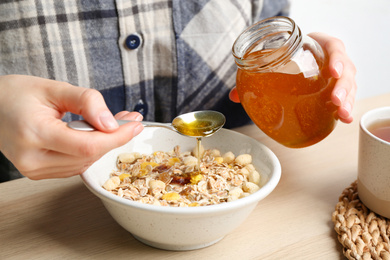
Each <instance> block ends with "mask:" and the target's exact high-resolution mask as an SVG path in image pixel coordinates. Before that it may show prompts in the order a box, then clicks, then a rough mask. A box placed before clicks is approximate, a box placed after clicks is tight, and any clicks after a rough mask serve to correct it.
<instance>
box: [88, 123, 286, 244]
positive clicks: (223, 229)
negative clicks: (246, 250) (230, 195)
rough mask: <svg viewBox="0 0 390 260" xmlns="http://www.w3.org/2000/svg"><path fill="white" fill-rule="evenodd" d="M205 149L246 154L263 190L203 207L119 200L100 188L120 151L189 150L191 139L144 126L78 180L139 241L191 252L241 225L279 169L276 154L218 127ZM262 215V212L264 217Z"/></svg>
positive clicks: (193, 141)
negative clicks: (170, 205) (259, 177)
mask: <svg viewBox="0 0 390 260" xmlns="http://www.w3.org/2000/svg"><path fill="white" fill-rule="evenodd" d="M202 144H203V146H204V147H205V149H208V148H216V149H219V150H220V151H221V152H222V153H225V152H228V151H232V152H233V153H234V154H235V155H239V154H244V153H249V154H251V155H252V157H253V162H252V163H253V165H254V166H255V167H256V169H257V170H258V171H259V172H260V173H261V177H262V181H263V183H262V184H263V186H262V188H261V189H260V190H259V191H257V192H255V193H253V194H251V195H250V196H248V197H245V198H242V199H239V200H236V201H232V202H227V203H222V204H218V205H212V206H203V207H188V208H178V207H163V206H155V205H148V204H142V203H139V202H133V201H130V200H127V199H124V198H120V197H118V196H116V195H114V194H111V193H110V192H108V191H106V190H105V189H103V188H102V185H103V184H104V182H105V181H106V180H107V179H108V178H109V175H110V173H111V172H112V170H113V169H115V167H116V166H115V163H116V158H117V156H118V155H119V154H120V153H123V152H133V151H137V152H139V153H142V154H151V153H153V152H154V151H170V150H172V149H173V148H174V146H175V145H180V148H181V151H190V150H192V149H193V148H194V147H195V145H196V139H194V138H190V137H185V136H182V135H179V134H177V133H175V132H173V131H170V130H167V129H164V128H155V127H151V128H145V129H144V131H143V132H142V133H141V134H140V135H138V136H137V137H136V138H134V139H133V140H132V141H131V142H129V143H127V144H126V145H124V146H122V147H119V148H116V149H114V150H112V151H110V152H109V153H107V154H106V155H104V156H103V157H102V158H101V159H100V160H98V161H97V162H95V163H94V164H93V165H92V166H91V167H90V168H89V169H88V170H87V171H86V172H84V173H83V174H82V175H81V177H82V179H83V181H84V183H85V185H86V186H87V187H88V188H89V190H90V191H91V192H93V193H94V194H95V195H96V196H98V197H99V198H100V199H101V200H102V202H103V204H104V206H105V207H106V208H107V210H108V211H109V213H110V214H111V216H112V217H113V218H114V219H115V220H116V221H117V222H118V223H119V224H120V225H121V226H122V227H123V228H125V229H126V230H128V231H129V232H131V234H132V235H133V236H134V237H135V238H137V239H138V240H140V241H141V242H143V243H145V244H148V245H150V246H153V247H157V248H161V249H166V250H192V249H198V248H203V247H206V246H209V245H212V244H214V243H216V242H217V241H219V240H221V239H222V238H223V237H224V236H225V235H227V234H228V233H230V232H231V231H232V230H234V229H235V228H237V227H238V226H239V225H240V224H242V223H243V222H244V221H245V219H246V218H247V217H248V215H249V214H250V213H251V212H252V211H253V209H254V208H255V207H256V205H257V203H258V202H259V201H260V200H262V199H264V198H265V197H266V196H267V195H268V194H270V193H271V192H272V190H273V189H274V188H275V187H276V185H277V184H278V182H279V179H280V176H281V167H280V163H279V160H278V159H277V157H276V156H275V154H274V153H273V152H272V151H271V150H270V149H269V148H267V147H266V146H264V145H263V144H261V143H260V142H258V141H256V140H255V139H253V138H250V137H248V136H245V135H243V134H240V133H237V132H234V131H231V130H227V129H221V130H220V131H218V132H217V133H216V134H214V135H213V136H211V137H207V138H203V139H202ZM264 214H266V212H265V213H264Z"/></svg>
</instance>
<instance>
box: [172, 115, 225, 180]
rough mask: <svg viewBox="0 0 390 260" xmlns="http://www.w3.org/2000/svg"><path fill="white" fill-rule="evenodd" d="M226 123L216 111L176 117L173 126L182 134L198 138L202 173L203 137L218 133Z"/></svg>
mask: <svg viewBox="0 0 390 260" xmlns="http://www.w3.org/2000/svg"><path fill="white" fill-rule="evenodd" d="M224 123H225V117H224V116H223V115H222V114H221V113H219V112H215V111H203V112H196V113H189V114H185V116H179V117H176V118H175V119H174V120H173V121H172V126H173V127H174V128H175V129H176V130H177V131H178V132H179V133H181V134H183V135H186V136H191V137H196V157H197V159H198V162H197V170H198V173H201V169H200V162H201V155H202V154H201V144H202V137H207V136H210V135H212V134H214V133H215V132H217V131H218V130H219V129H220V128H221V127H222V126H223V125H224Z"/></svg>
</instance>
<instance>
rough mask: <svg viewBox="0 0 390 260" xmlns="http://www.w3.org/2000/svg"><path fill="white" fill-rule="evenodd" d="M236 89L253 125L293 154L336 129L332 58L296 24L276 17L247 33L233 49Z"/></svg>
mask: <svg viewBox="0 0 390 260" xmlns="http://www.w3.org/2000/svg"><path fill="white" fill-rule="evenodd" d="M233 55H234V57H235V60H236V64H237V65H238V70H237V80H236V87H237V92H238V94H239V98H240V102H241V104H242V105H243V107H244V109H245V111H246V112H247V114H248V115H249V117H250V118H251V119H252V121H253V122H254V123H255V124H256V125H257V126H258V127H259V128H260V129H261V130H262V131H263V132H264V133H265V134H267V135H268V136H269V137H271V138H272V139H274V140H275V141H277V142H279V143H281V144H283V145H285V146H287V147H291V148H299V147H306V146H309V145H313V144H315V143H317V142H319V141H321V140H322V139H324V138H325V137H326V136H328V135H329V134H330V133H331V132H332V131H333V129H334V128H335V126H336V122H337V107H336V106H335V105H334V104H333V103H332V102H331V98H330V96H331V92H332V90H333V88H334V85H335V81H336V80H335V79H334V78H332V77H331V76H330V74H329V69H328V58H327V54H326V53H325V52H324V51H323V50H322V48H321V47H320V45H319V44H318V43H317V42H315V41H314V40H313V39H312V38H310V37H308V36H302V35H301V31H300V29H299V27H298V26H296V24H295V23H294V21H293V20H291V19H290V18H287V17H273V18H269V19H266V20H263V21H260V22H259V23H256V24H254V25H252V26H251V27H249V28H248V29H246V30H245V31H244V32H243V33H242V34H241V35H240V36H239V37H238V39H237V40H236V42H235V43H234V45H233Z"/></svg>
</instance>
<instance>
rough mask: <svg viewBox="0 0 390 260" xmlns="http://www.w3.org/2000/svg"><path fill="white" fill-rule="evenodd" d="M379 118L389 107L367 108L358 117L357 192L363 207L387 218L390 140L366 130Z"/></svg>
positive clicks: (388, 114) (389, 215)
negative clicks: (359, 117) (366, 110)
mask: <svg viewBox="0 0 390 260" xmlns="http://www.w3.org/2000/svg"><path fill="white" fill-rule="evenodd" d="M380 120H382V121H383V120H390V107H381V108H377V109H374V110H371V111H368V112H366V113H365V114H364V115H363V116H362V118H361V119H360V130H359V157H358V194H359V198H360V200H361V202H363V204H364V205H365V206H366V207H368V208H369V209H370V210H372V211H374V212H375V213H377V214H379V215H382V216H384V217H386V218H390V142H388V141H385V140H383V139H381V138H379V137H377V136H375V135H374V134H373V133H371V132H370V131H369V129H370V126H372V125H373V124H375V123H377V122H378V121H380Z"/></svg>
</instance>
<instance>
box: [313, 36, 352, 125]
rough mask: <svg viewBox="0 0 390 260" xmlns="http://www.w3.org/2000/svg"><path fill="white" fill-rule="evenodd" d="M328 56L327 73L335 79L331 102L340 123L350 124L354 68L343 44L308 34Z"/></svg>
mask: <svg viewBox="0 0 390 260" xmlns="http://www.w3.org/2000/svg"><path fill="white" fill-rule="evenodd" d="M309 36H311V37H312V38H314V39H315V40H316V41H317V42H318V43H319V44H320V45H321V46H322V47H323V48H324V49H325V51H326V52H327V53H328V55H329V71H330V74H331V76H332V77H334V78H336V79H337V82H336V85H335V87H334V89H333V92H332V97H331V98H332V102H333V103H334V104H335V105H336V106H338V107H339V109H338V115H339V118H340V120H341V121H342V122H344V123H350V122H352V120H353V118H352V108H353V105H354V101H355V95H356V90H357V85H356V80H355V75H356V67H355V65H354V64H353V62H352V61H351V59H350V58H349V56H348V55H347V53H346V50H345V46H344V43H343V42H342V41H341V40H339V39H337V38H334V37H331V36H329V35H327V34H324V33H311V34H309Z"/></svg>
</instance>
